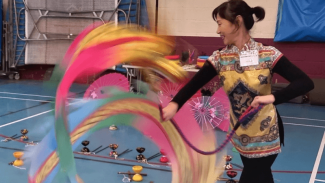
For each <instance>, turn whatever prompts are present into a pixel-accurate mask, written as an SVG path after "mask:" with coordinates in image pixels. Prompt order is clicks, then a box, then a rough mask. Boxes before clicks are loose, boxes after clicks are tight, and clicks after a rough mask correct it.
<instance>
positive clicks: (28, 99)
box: [0, 97, 54, 103]
mask: <svg viewBox="0 0 325 183" xmlns="http://www.w3.org/2000/svg"><path fill="white" fill-rule="evenodd" d="M0 98H5V99H15V100H27V101H34V102H49V103H54V101H47V100H34V99H24V98H12V97H0Z"/></svg>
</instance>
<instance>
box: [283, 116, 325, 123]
mask: <svg viewBox="0 0 325 183" xmlns="http://www.w3.org/2000/svg"><path fill="white" fill-rule="evenodd" d="M281 118H288V119H303V120H309V121H324V122H325V119H311V118H297V117H289V116H281Z"/></svg>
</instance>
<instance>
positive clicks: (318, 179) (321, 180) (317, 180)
mask: <svg viewBox="0 0 325 183" xmlns="http://www.w3.org/2000/svg"><path fill="white" fill-rule="evenodd" d="M315 181H317V182H325V180H319V179H315Z"/></svg>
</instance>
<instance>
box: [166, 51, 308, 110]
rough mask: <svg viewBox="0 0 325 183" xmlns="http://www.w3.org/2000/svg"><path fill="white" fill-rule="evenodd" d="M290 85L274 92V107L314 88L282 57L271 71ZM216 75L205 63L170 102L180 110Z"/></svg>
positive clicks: (208, 63)
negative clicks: (175, 104)
mask: <svg viewBox="0 0 325 183" xmlns="http://www.w3.org/2000/svg"><path fill="white" fill-rule="evenodd" d="M272 72H273V73H277V74H279V75H280V76H282V77H283V78H285V79H286V80H288V81H289V82H290V84H289V85H288V86H287V87H286V88H284V89H282V90H280V91H277V92H274V93H273V95H274V98H275V101H274V103H273V104H274V105H278V104H281V103H284V102H287V101H289V100H291V99H293V98H296V97H298V96H300V95H304V94H306V93H307V92H309V91H310V90H312V89H313V88H314V83H313V81H312V80H311V79H310V78H309V77H308V76H307V75H306V74H305V73H304V72H303V71H301V70H300V69H299V68H298V67H297V66H295V65H294V64H292V63H291V62H290V61H289V60H288V59H287V58H286V57H285V56H282V57H281V58H280V60H279V61H278V62H277V64H276V65H275V66H274V68H273V69H272ZM216 75H218V72H217V70H216V69H215V68H214V66H213V65H212V64H211V62H209V61H206V62H205V64H204V65H203V67H202V68H201V69H200V70H199V71H198V72H197V73H196V74H195V75H194V77H193V78H192V79H191V80H190V81H189V82H188V83H187V84H186V85H185V86H184V87H183V88H182V89H181V90H180V91H179V92H178V93H177V95H176V96H175V97H174V98H173V100H172V102H175V103H177V104H178V108H179V109H180V108H181V107H182V106H183V105H184V104H185V102H186V101H187V100H189V99H190V98H191V97H192V96H193V95H194V94H195V93H196V92H197V91H198V90H199V89H200V88H202V87H203V86H204V85H205V84H207V83H208V82H209V81H210V80H211V79H213V78H214V77H215V76H216Z"/></svg>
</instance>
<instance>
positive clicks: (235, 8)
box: [212, 0, 265, 30]
mask: <svg viewBox="0 0 325 183" xmlns="http://www.w3.org/2000/svg"><path fill="white" fill-rule="evenodd" d="M218 14H219V16H220V17H221V18H223V19H226V20H228V21H229V22H231V23H233V24H236V25H237V26H238V23H237V22H236V17H237V16H238V15H240V16H242V17H243V20H244V24H245V27H246V29H247V30H250V29H251V28H252V27H253V25H254V18H253V14H255V16H256V18H257V21H261V20H263V19H264V17H265V11H264V9H263V8H262V7H260V6H257V7H254V8H251V7H250V6H248V4H247V3H246V2H245V1H243V0H229V1H227V2H224V3H222V4H221V5H220V6H218V7H216V8H215V9H214V10H213V12H212V17H213V19H214V20H215V21H216V20H217V15H218Z"/></svg>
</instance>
